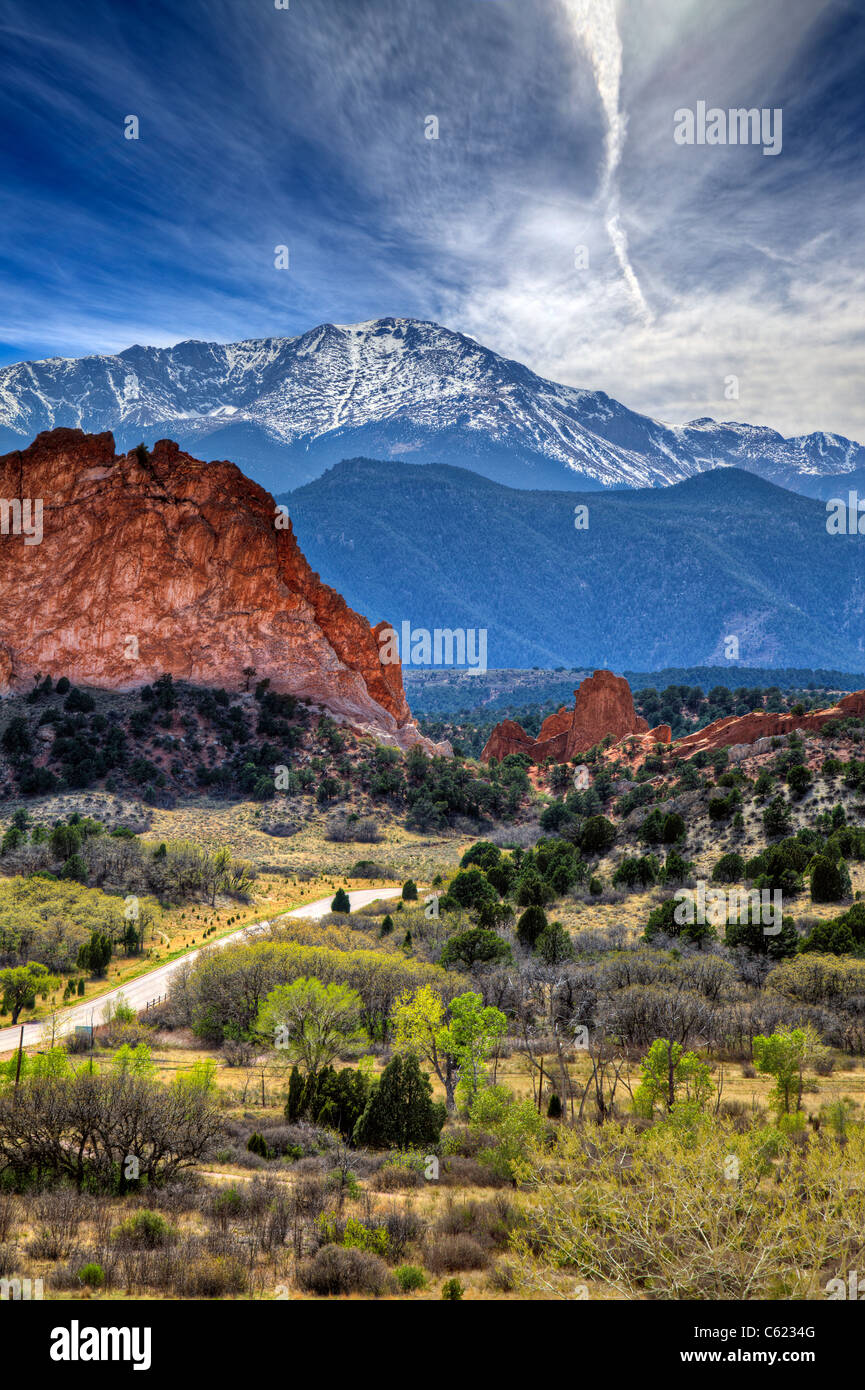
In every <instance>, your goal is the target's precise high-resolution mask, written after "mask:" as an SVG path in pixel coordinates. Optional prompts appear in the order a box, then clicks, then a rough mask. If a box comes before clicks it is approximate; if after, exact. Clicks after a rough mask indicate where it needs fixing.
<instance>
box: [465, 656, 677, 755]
mask: <svg viewBox="0 0 865 1390" xmlns="http://www.w3.org/2000/svg"><path fill="white" fill-rule="evenodd" d="M574 701H575V703H574V708H573V710H571V711H570V712H569V711H568V710H567V709H565V708H564V706H563V707H562V708H561V709H559V710H558V711H557V713H556V714H551V715H548V716H547V718H546V719H545V720H544V722H543V724H542V725H541V730H540V733H539V735H538V737H537V738H536V739H533V738H532V737H531V736H530V735H529V734H527V733H526V732H525V730H524V729H522V728H521V727H520V725H519V724H516V723H515V722H514V721H513V720H512V719H505V720H503V721H502V723H501V724H497V725H496V727H495V728H494V729H493V731H492V733H491V734H490V736H489V739H488V740H487V743H486V747H485V748H484V750H483V753H482V754H481V757H482V758H484V759H489V758H499V759H501V758H502V757H505V756H506V755H507V754H508V753H526V754H528V756H529V757H530V758H531V759H532V761H533V762H536V763H543V762H545V761H546V759H547V758H552V759H553V761H554V762H557V763H566V762H570V761H571V759H572V758H575V757H577V756H578V754H580V753H585V752H586V751H587V749H589V748H592V747H594V745H595V744H596V743H600V742H601V741H602V740H603V739H604V738H606V737H607V736H608V735H609V736H610V737H612V738H613V739H614V740H615V741H616V742H618V741H619V740H620V739H623V738H626V737H627V736H628V735H631V734H637V735H643V734H647V733H648V732H649V726H648V724H647V723H646V720H645V719H641V718H640V716H639V715H638V714H637V713H636V711H635V709H634V700H633V696H632V695H631V687H630V686H629V685H628V682H627V681H626V680H625V678H624V676H614V675H613V673H612V671H596V672H595V674H594V675H593V676H587V677H586V679H585V680H584V681H581V682H580V686H579V689H578V690H575V691H574ZM665 727H666V726H665ZM661 741H663V740H661Z"/></svg>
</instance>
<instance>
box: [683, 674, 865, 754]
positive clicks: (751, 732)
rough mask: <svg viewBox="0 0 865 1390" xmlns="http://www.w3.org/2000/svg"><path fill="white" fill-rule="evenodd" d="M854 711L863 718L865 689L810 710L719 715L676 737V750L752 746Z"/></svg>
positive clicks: (709, 750)
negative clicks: (705, 723)
mask: <svg viewBox="0 0 865 1390" xmlns="http://www.w3.org/2000/svg"><path fill="white" fill-rule="evenodd" d="M851 715H852V716H855V717H857V718H860V719H861V718H863V717H865V690H857V691H854V692H853V694H851V695H844V696H843V697H842V698H841V699H840V700H839V701H838V703H837V705H830V706H829V708H828V709H821V710H812V711H811V712H810V713H808V714H775V713H772V712H771V711H770V710H754V712H753V713H752V714H742V715H734V714H731V715H727V716H726V718H724V719H716V720H715V722H714V723H713V724H707V725H706V727H705V729H698V730H696V732H695V733H693V734H687V735H686V736H685V737H684V738H680V739H677V740H676V744H675V748H674V753H675V755H676V756H677V757H679V758H686V759H687V758H692V757H693V756H694V754H695V753H699V752H707V753H710V752H712V750H713V749H715V748H734V747H741V746H747V747H749V748H750V746H751V745H753V744H756V743H757V742H758V741H762V740H764V739H766V740H767V739H772V738H780V737H783V736H784V735H785V734H790V733H793V731H794V730H796V729H822V728H823V725H824V724H828V723H830V721H831V720H833V719H846V718H849V717H850V716H851ZM764 746H765V747H768V746H769V745H768V744H766V745H764ZM758 751H759V750H758ZM742 756H745V755H744V754H742Z"/></svg>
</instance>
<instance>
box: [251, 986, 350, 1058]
mask: <svg viewBox="0 0 865 1390" xmlns="http://www.w3.org/2000/svg"><path fill="white" fill-rule="evenodd" d="M362 1008H363V1001H362V1000H361V997H360V995H359V994H358V992H357V990H354V989H350V988H349V987H348V986H347V985H341V984H328V985H325V984H322V983H321V981H320V980H316V979H301V980H295V981H294V983H293V984H290V985H280V986H279V987H278V988H277V989H275V990H272V991H271V992H270V994H268V995H267V997H266V998H265V1000H264V1002H263V1003H262V1005H261V1008H260V1009H259V1013H258V1020H257V1025H256V1031H257V1032H258V1033H259V1034H260V1035H261V1036H262V1037H266V1038H268V1039H269V1040H270V1041H271V1042H272V1043H273V1044H274V1045H275V1046H276V1047H277V1048H278V1050H279V1051H280V1052H281V1053H282V1054H283V1055H284V1057H285V1059H286V1061H287V1062H291V1063H294V1064H296V1065H297V1066H299V1067H301V1068H303V1070H305V1072H306V1074H307V1076H316V1075H317V1074H318V1072H320V1071H321V1070H322V1068H323V1067H327V1066H330V1064H331V1063H332V1062H333V1061H335V1059H336V1058H337V1057H338V1056H339V1054H340V1052H342V1051H343V1050H344V1049H346V1048H349V1047H358V1046H360V1045H361V1044H363V1043H365V1042H366V1041H367V1035H366V1032H365V1031H364V1029H363V1028H362V1027H361V1023H360V1017H361V1011H362Z"/></svg>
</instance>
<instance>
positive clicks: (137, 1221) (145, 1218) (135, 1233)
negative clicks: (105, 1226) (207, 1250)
mask: <svg viewBox="0 0 865 1390" xmlns="http://www.w3.org/2000/svg"><path fill="white" fill-rule="evenodd" d="M176 1234H177V1232H176V1231H175V1230H174V1227H173V1226H170V1225H169V1224H168V1222H167V1221H166V1219H165V1217H164V1216H162V1215H161V1214H160V1213H159V1212H158V1211H147V1210H146V1209H144V1210H142V1211H136V1212H134V1213H133V1215H132V1216H128V1217H127V1218H126V1220H125V1221H121V1223H120V1225H119V1226H115V1227H114V1229H113V1231H112V1232H111V1239H112V1241H113V1242H114V1243H115V1244H116V1245H121V1246H125V1247H126V1248H127V1249H135V1250H158V1249H159V1248H160V1247H161V1246H163V1245H170V1244H171V1242H172V1241H173V1240H174V1239H175V1236H176Z"/></svg>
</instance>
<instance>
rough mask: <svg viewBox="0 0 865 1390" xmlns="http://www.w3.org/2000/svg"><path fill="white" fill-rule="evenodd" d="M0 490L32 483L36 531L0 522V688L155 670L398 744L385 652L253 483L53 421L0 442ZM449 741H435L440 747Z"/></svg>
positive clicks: (406, 733) (24, 492)
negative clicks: (264, 684) (261, 698)
mask: <svg viewBox="0 0 865 1390" xmlns="http://www.w3.org/2000/svg"><path fill="white" fill-rule="evenodd" d="M0 497H3V498H5V499H7V500H8V499H12V498H18V499H24V498H29V499H32V500H33V501H34V503H35V501H36V499H41V501H42V505H43V522H42V526H43V532H44V534H43V537H42V539H41V541H40V542H39V543H28V537H27V536H26V535H23V534H7V535H2V536H0V582H2V592H3V605H2V611H0V693H2V691H4V690H5V691H6V692H8V691H10V690H23V689H27V688H29V687H30V685H31V684H32V681H33V677H34V675H35V674H36V673H37V672H41V673H42V675H51V676H53V677H55V678H56V677H59V676H68V677H69V679H70V680H71V681H73V682H75V683H80V684H82V685H90V686H99V687H106V688H109V689H116V690H126V689H132V688H134V687H136V686H140V685H144V684H145V683H147V682H149V681H152V680H153V679H155V678H156V677H158V676H160V675H161V674H163V673H164V672H166V673H170V674H171V675H173V676H174V677H175V678H176V679H180V680H185V681H190V682H192V683H194V684H197V685H202V686H224V687H226V688H227V689H231V690H240V689H243V688H245V686H246V685H247V683H248V677H247V675H246V674H245V670H246V668H250V667H251V668H254V671H255V676H254V679H255V680H262V679H264V678H265V677H267V678H269V680H270V684H271V688H272V689H273V690H276V691H285V692H290V693H292V694H295V695H298V696H301V697H303V698H306V699H308V700H310V701H312V702H314V703H315V704H320V705H322V706H324V707H326V708H327V709H329V710H330V711H332V712H333V714H334V715H336V716H338V717H340V718H342V719H343V720H345V721H346V722H347V723H350V724H351V725H352V726H354V727H355V728H358V729H361V730H368V731H369V732H371V733H374V734H375V735H376V736H377V737H379V738H382V739H383V740H385V741H390V742H394V743H397V744H399V745H400V746H402V747H411V746H412V745H414V744H416V743H422V744H423V745H424V746H425V747H427V748H428V750H430V751H432V749H433V748H434V747H435V745H431V744H429V743H428V742H427V741H426V740H423V739H422V738H421V736H420V734H419V732H418V729H417V726H416V725H415V724H414V722H413V720H412V717H411V711H410V710H409V707H408V703H407V701H406V698H405V694H404V692H403V687H402V672H401V668H400V667H399V666H398V665H382V663H381V662H380V660H379V645H378V641H377V633H378V630H377V629H373V628H371V627H370V626H369V623H368V622H367V621H366V620H365V619H364V618H362V617H360V616H359V615H358V614H357V613H355V612H353V610H352V609H351V608H349V607H348V604H347V603H346V602H345V600H344V599H343V598H342V597H341V595H340V594H338V593H336V592H335V590H333V589H330V588H328V587H327V585H325V584H322V583H321V581H320V579H319V576H318V575H317V574H315V573H314V572H313V571H312V570H311V569H310V566H309V565H308V563H307V561H306V560H305V558H304V556H303V554H302V553H301V551H300V548H299V546H298V544H297V541H296V539H295V536H294V532H293V530H292V527H291V523H290V521H288V519H287V518H283V517H280V518H279V523H280V524H279V526H278V525H277V512H276V506H275V503H274V501H273V498H272V497H271V496H270V494H269V493H267V492H265V490H264V489H263V488H261V487H259V486H258V484H257V483H254V482H252V481H251V480H250V479H249V478H247V477H245V476H244V474H243V473H241V472H240V469H238V468H236V467H235V465H234V464H232V463H201V462H200V461H199V460H197V459H194V458H191V457H190V456H189V454H185V453H183V452H181V450H180V449H179V448H178V446H177V445H176V444H175V443H173V442H172V441H171V440H166V439H163V440H160V441H159V443H158V444H156V445H155V446H154V449H153V451H152V454H151V455H150V456H149V457H144V458H142V459H139V458H138V456H137V455H136V454H135V453H131V454H126V455H124V456H117V455H115V452H114V439H113V437H112V435H111V434H99V435H87V434H84V433H82V431H81V430H71V429H58V430H52V431H50V432H48V433H45V434H40V435H39V436H38V438H37V439H36V440H35V441H34V442H33V444H31V445H30V447H29V448H27V449H25V450H23V451H18V452H15V453H12V454H6V455H5V457H3V458H0ZM438 751H443V752H449V751H450V750H449V747H448V746H447V745H442V746H441V748H440V750H438Z"/></svg>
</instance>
